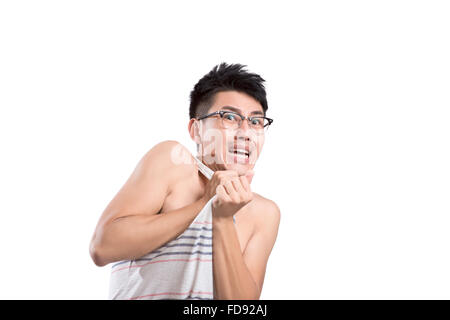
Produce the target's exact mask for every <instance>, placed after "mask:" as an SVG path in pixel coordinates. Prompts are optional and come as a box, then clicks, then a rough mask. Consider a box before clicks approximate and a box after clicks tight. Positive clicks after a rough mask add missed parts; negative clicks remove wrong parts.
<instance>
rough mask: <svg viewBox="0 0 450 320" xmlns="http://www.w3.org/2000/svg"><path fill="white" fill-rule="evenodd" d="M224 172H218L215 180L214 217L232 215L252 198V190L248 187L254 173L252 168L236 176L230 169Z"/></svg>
mask: <svg viewBox="0 0 450 320" xmlns="http://www.w3.org/2000/svg"><path fill="white" fill-rule="evenodd" d="M224 172H227V173H226V174H219V175H218V176H217V177H216V178H217V180H216V181H215V183H217V187H216V195H217V197H216V199H214V201H213V203H212V211H213V216H214V217H232V216H233V215H234V214H235V213H236V212H238V211H239V210H240V209H241V208H242V207H244V206H245V205H246V204H247V203H249V202H250V201H252V199H253V192H252V191H251V189H250V183H251V181H252V178H253V175H254V172H253V171H252V170H251V171H249V172H247V173H246V174H245V175H242V176H238V175H237V173H236V172H235V171H232V170H227V171H224ZM216 173H217V172H216ZM216 173H215V174H214V175H216ZM213 178H214V176H213ZM211 180H213V179H211Z"/></svg>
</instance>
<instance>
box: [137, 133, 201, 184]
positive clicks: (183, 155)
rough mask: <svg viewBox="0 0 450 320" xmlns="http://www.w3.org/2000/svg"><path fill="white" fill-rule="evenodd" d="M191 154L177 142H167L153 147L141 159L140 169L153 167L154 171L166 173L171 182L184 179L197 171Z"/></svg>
mask: <svg viewBox="0 0 450 320" xmlns="http://www.w3.org/2000/svg"><path fill="white" fill-rule="evenodd" d="M194 165H195V160H194V159H193V156H192V154H191V152H190V151H189V150H188V149H187V148H186V147H185V146H183V145H182V144H181V143H179V142H178V141H175V140H165V141H162V142H160V143H158V144H156V145H155V146H153V147H152V148H151V149H150V150H149V151H148V152H147V153H146V154H145V155H144V156H143V157H142V159H141V161H140V163H139V165H138V168H139V167H142V168H143V169H145V168H148V167H149V166H151V168H152V171H159V172H164V174H165V175H167V177H168V178H169V179H170V180H173V179H179V178H182V176H183V175H187V174H189V173H191V171H192V170H193V169H195V166H194Z"/></svg>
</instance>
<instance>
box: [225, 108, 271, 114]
mask: <svg viewBox="0 0 450 320" xmlns="http://www.w3.org/2000/svg"><path fill="white" fill-rule="evenodd" d="M222 109H228V110H231V111H234V112H236V113H239V114H242V111H241V109H239V108H236V107H232V106H224V107H222ZM250 114H258V115H262V116H264V113H263V112H261V111H252V112H250Z"/></svg>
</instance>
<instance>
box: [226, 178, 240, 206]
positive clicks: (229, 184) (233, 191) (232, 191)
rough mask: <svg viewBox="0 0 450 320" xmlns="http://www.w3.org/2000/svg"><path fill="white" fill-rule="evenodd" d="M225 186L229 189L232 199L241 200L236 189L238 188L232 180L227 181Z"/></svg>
mask: <svg viewBox="0 0 450 320" xmlns="http://www.w3.org/2000/svg"><path fill="white" fill-rule="evenodd" d="M223 186H224V187H225V190H226V191H227V193H228V195H229V196H230V198H231V200H233V201H235V202H238V201H239V195H238V193H237V191H236V189H235V188H234V186H233V183H232V182H231V180H228V181H226V182H225V183H224V184H223Z"/></svg>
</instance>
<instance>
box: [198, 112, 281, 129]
mask: <svg viewBox="0 0 450 320" xmlns="http://www.w3.org/2000/svg"><path fill="white" fill-rule="evenodd" d="M225 113H232V114H235V115H237V116H238V117H240V118H241V119H242V121H244V120H245V119H247V121H252V120H253V119H261V118H264V119H267V121H269V123H267V124H266V125H265V126H264V127H263V128H265V127H268V126H270V125H271V124H272V122H273V119H271V118H267V117H264V116H254V117H245V116H243V115H242V114H239V113H237V112H234V111H228V110H226V111H225V110H220V111H216V112H212V113H209V114H206V115H204V116H200V117H198V118H197V120H203V119H206V118H209V117H212V116H214V115H216V114H218V115H220V118H222V119H223V115H224V114H225Z"/></svg>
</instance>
